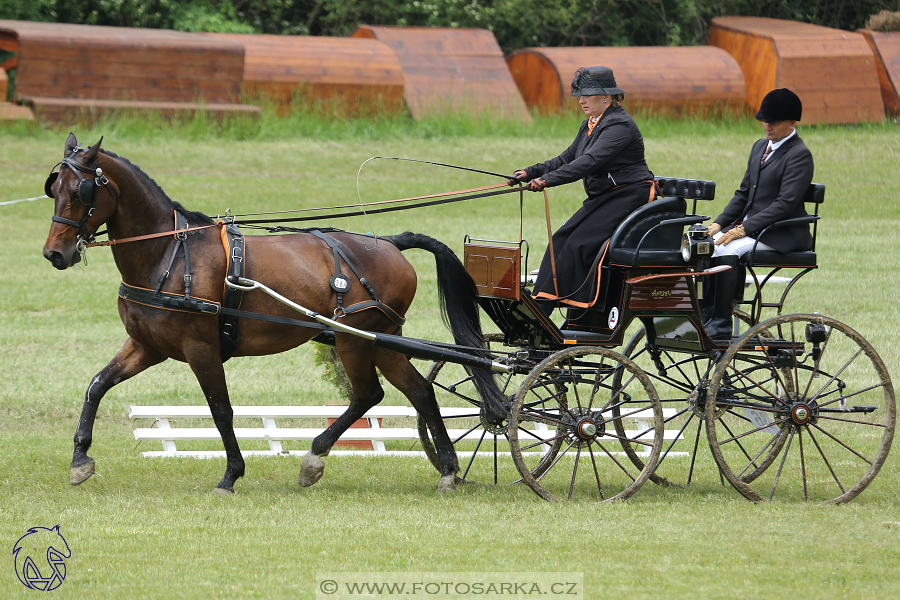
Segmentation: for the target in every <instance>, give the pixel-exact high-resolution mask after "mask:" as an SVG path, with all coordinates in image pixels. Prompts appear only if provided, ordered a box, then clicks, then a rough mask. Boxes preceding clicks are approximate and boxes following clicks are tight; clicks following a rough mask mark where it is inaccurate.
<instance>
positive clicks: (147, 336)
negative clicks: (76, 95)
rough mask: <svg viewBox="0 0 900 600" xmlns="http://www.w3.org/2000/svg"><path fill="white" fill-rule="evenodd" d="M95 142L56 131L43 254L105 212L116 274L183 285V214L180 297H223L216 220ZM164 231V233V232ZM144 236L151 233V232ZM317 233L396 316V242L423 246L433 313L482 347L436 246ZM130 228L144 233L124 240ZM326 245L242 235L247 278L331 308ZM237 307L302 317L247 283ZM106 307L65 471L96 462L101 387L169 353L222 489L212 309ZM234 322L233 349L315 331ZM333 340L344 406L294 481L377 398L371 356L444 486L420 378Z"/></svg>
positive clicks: (219, 370)
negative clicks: (412, 412)
mask: <svg viewBox="0 0 900 600" xmlns="http://www.w3.org/2000/svg"><path fill="white" fill-rule="evenodd" d="M102 141H103V140H102V138H101V139H100V141H98V142H97V143H96V144H94V145H93V146H92V147H90V148H82V147H80V146H79V145H78V141H77V140H76V138H75V136H74V135H73V134H71V133H70V134H69V136H68V138H67V139H66V143H65V151H64V154H63V161H62V162H61V163H60V170H59V173H53V171H51V176H50V177H48V179H47V185H46V192H47V195H48V196H51V197H53V198H54V199H55V207H54V215H53V223H52V225H51V227H50V232H49V235H48V237H47V241H46V243H45V245H44V248H43V254H44V257H46V258H47V260H49V261H50V262H51V263H52V264H53V266H54V267H56V268H57V269H60V270H63V269H66V268H68V267H71V266H72V265H74V264H76V263H77V262H79V260H80V251H81V250H83V248H82V246H83V245H84V243H85V242H86V241H91V240H93V237H94V234H95V233H96V232H97V230H98V228H99V227H101V225H103V224H105V225H106V227H107V233H108V238H109V240H110V242H111V249H112V253H113V257H114V259H115V263H116V266H117V267H118V269H119V272H120V273H121V275H122V282H123V284H126V285H129V286H134V287H136V288H143V289H146V290H153V289H154V287H155V286H156V285H157V283H158V282H159V281H160V279H161V276H162V275H163V273H164V272H167V271H169V270H170V271H171V272H170V273H169V277H167V278H166V279H165V283H164V285H163V287H162V288H161V291H162V292H163V293H169V294H180V295H184V292H185V263H186V262H187V261H186V260H181V259H180V258H179V259H178V260H175V258H176V254H175V245H176V244H177V243H178V241H179V240H177V239H176V236H175V235H174V228H175V227H176V225H175V223H176V221H177V219H178V217H177V216H176V213H177V214H180V215H181V216H182V217H183V219H182V222H185V221H186V224H187V225H188V226H189V227H190V228H191V229H193V230H192V231H190V233H188V234H180V235H181V236H184V237H186V239H184V240H182V241H183V242H184V243H185V244H186V246H187V249H188V250H189V254H190V265H191V271H192V272H191V273H190V277H189V282H190V285H191V292H192V295H193V297H195V298H202V299H206V300H209V301H212V302H219V303H221V302H222V300H223V295H224V287H225V286H224V280H225V277H226V268H227V264H226V263H227V258H228V257H227V256H226V251H225V246H224V245H223V242H222V238H221V231H220V229H221V227H222V224H221V223H219V224H217V223H214V222H213V220H212V219H210V218H209V217H207V216H206V215H204V214H202V213H199V212H191V211H188V210H186V209H185V208H184V207H182V206H181V205H180V204H179V203H177V202H174V201H172V200H171V199H170V198H169V197H168V196H167V195H166V194H165V192H163V190H162V188H160V186H159V185H158V184H157V183H156V182H155V181H153V179H151V178H150V177H149V176H148V175H146V174H145V173H144V172H143V171H141V169H140V168H138V167H137V166H135V165H133V164H132V163H131V162H129V161H128V160H127V159H125V158H122V157H120V156H117V155H115V154H113V153H111V152H107V151H105V150H101V149H100V144H101V142H102ZM83 174H86V176H84V175H83ZM167 232H168V233H169V234H172V235H166V233H167ZM152 234H160V235H158V236H156V237H150V236H152ZM329 235H330V237H331V238H332V239H333V240H334V241H335V242H337V245H338V246H339V247H340V249H341V250H342V251H343V253H344V256H345V258H349V262H350V263H352V264H353V266H354V267H355V268H356V269H357V270H358V271H359V273H360V275H361V276H362V277H364V278H365V279H366V280H367V281H368V282H369V284H370V285H371V287H372V288H373V289H374V290H377V293H378V296H379V297H380V300H381V301H382V302H383V303H384V304H386V305H387V306H388V307H390V308H391V309H393V310H394V311H395V312H396V313H397V314H399V315H404V314H406V311H407V310H408V309H409V306H410V304H411V303H412V301H413V297H414V295H415V292H416V273H415V271H414V269H413V267H412V265H410V264H409V262H408V261H407V260H406V259H405V258H404V257H403V255H402V254H401V251H402V250H406V249H409V248H420V249H424V250H427V251H429V252H431V253H433V254H434V256H435V262H436V265H437V274H438V291H439V294H440V299H441V307H442V316H443V317H444V320H445V322H446V323H448V325H449V327H450V329H451V331H452V333H453V336H454V339H455V340H456V343H457V344H462V345H468V346H472V347H475V348H481V347H483V342H482V339H483V337H482V334H481V330H480V324H479V321H478V306H477V302H476V293H477V292H476V289H475V284H474V282H473V281H472V279H471V277H469V275H468V274H467V273H466V272H465V269H464V268H463V266H462V264H461V263H460V261H459V259H458V258H457V257H456V255H455V254H453V252H452V251H451V250H450V249H449V248H448V247H447V246H446V245H444V244H442V243H441V242H439V241H437V240H434V239H432V238H430V237H428V236H425V235H422V234H413V233H409V232H407V233H404V234H400V235H396V236H388V237H379V238H377V239H373V237H372V236H360V235H356V234H350V233H346V232H334V233H330V234H329ZM141 236H147V237H146V238H144V239H140V240H132V239H131V238H140V237H141ZM117 241H119V242H121V243H116V242H117ZM336 256H337V255H336V254H335V253H334V252H333V251H332V249H331V248H330V247H328V246H327V245H326V243H324V242H323V241H322V240H321V239H319V238H317V237H315V236H314V235H311V234H309V233H293V234H287V235H277V236H246V237H245V255H244V258H245V261H244V263H245V272H246V273H247V274H248V277H252V278H253V279H255V280H257V281H260V282H264V283H265V285H267V286H269V287H270V288H273V289H275V290H278V293H280V294H281V295H283V296H286V297H287V298H289V299H291V300H292V301H293V302H296V303H297V304H300V305H302V306H304V307H306V308H308V309H310V310H312V311H315V312H317V313H320V314H323V315H331V314H332V313H333V311H334V309H335V306H336V295H337V292H336V291H335V290H334V289H333V288H332V286H331V283H330V280H331V277H332V275H334V268H335V260H336V258H335V257H336ZM173 260H174V263H173V262H171V261H173ZM167 265H168V266H167ZM344 299H345V300H344V301H345V302H346V303H347V304H348V305H350V304H351V303H356V302H363V301H368V300H370V297H369V294H368V293H367V292H366V290H364V289H363V286H362V285H360V284H351V285H350V287H349V290H348V291H347V292H346V293H345V294H344ZM240 308H241V310H242V311H249V312H253V313H258V314H264V315H274V316H276V317H279V316H280V317H289V318H294V319H300V320H309V319H307V317H305V316H303V315H300V314H298V313H296V312H293V311H291V310H290V309H289V308H287V307H286V306H285V305H284V304H281V303H279V302H277V301H276V300H274V299H272V298H271V297H269V296H267V295H265V294H262V293H259V292H257V293H246V294H245V295H244V298H243V300H242V304H241V306H240ZM118 309H119V317H120V318H121V320H122V323H123V324H124V325H125V331H126V332H127V333H128V336H129V337H128V340H127V341H126V342H125V344H124V346H122V349H121V350H119V352H118V353H117V354H116V355H115V357H113V359H112V360H111V361H110V362H109V364H107V365H106V366H105V367H104V368H103V369H102V370H101V371H100V372H99V373H97V375H95V376H94V377H93V379H92V380H91V382H90V385H89V386H88V388H87V391H86V392H85V398H84V407H83V409H82V413H81V418H80V420H79V422H78V428H77V430H76V432H75V440H74V442H75V449H74V452H73V456H72V464H71V479H70V482H71V483H72V484H73V485H78V484H81V483H82V482H84V481H86V480H87V479H88V478H89V477H90V476H91V475H92V474H93V473H94V469H95V462H94V459H93V458H91V457H89V456H88V454H87V452H88V449H89V448H90V446H91V441H92V431H93V425H94V419H95V417H96V414H97V408H98V406H99V403H100V400H101V399H102V398H103V396H104V395H105V394H106V393H107V392H108V391H109V390H110V389H111V388H112V387H113V386H115V385H117V384H119V383H121V382H122V381H125V380H126V379H129V378H131V377H134V376H135V375H137V374H138V373H140V372H142V371H144V370H145V369H147V368H149V367H152V366H154V365H156V364H159V363H161V362H163V361H164V360H166V359H169V358H171V359H174V360H178V361H182V362H186V363H187V364H188V365H189V366H190V368H191V370H192V371H193V373H194V375H195V376H196V378H197V381H198V382H199V384H200V387H201V389H202V391H203V394H204V395H205V397H206V401H207V403H208V404H209V408H210V411H211V413H212V418H213V420H214V422H215V425H216V428H217V429H218V431H219V433H220V434H221V436H222V442H223V444H224V446H225V454H226V456H227V464H226V467H225V474H224V476H223V477H222V480H221V481H220V482H219V483H218V485H217V486H216V488H215V489H216V491H218V492H220V493H230V492H234V484H235V481H237V479H238V478H240V477H242V476H243V474H244V460H243V458H242V456H241V451H240V448H239V447H238V442H237V439H236V438H235V434H234V428H233V424H232V416H233V411H232V408H231V402H230V400H229V396H228V387H227V385H226V382H225V371H224V368H223V366H222V365H223V357H222V354H221V346H220V326H221V324H220V318H219V317H218V316H215V315H208V314H197V313H192V312H182V311H178V310H166V309H164V308H159V307H155V306H147V305H144V304H140V303H136V302H133V301H129V300H125V299H123V298H122V297H121V296H120V297H119V300H118ZM239 321H240V337H239V338H238V342H237V346H236V348H235V349H234V351H233V353H232V354H231V355H232V356H262V355H268V354H275V353H279V352H285V351H287V350H290V349H292V348H295V347H297V346H299V345H301V344H303V343H305V342H307V341H309V340H310V339H312V338H313V337H314V336H315V335H316V334H317V333H319V332H318V331H317V330H312V329H307V328H304V327H285V326H284V325H280V324H277V323H271V322H266V321H260V320H255V319H239ZM342 322H343V323H345V324H347V325H350V326H352V327H355V328H357V329H362V330H365V331H369V332H374V333H397V332H398V331H399V328H398V326H397V324H396V323H395V322H394V321H392V320H391V319H390V318H388V316H387V315H386V314H385V313H384V312H382V311H380V310H374V309H372V310H362V311H359V312H353V313H351V314H347V315H346V316H344V317H343V319H342ZM334 343H335V347H336V350H337V353H338V356H339V357H340V359H341V362H342V363H343V365H344V368H345V369H346V371H347V375H348V377H349V380H350V383H351V387H352V391H351V395H350V404H349V407H348V408H347V410H346V412H345V413H344V414H343V415H342V416H341V417H340V418H338V419H337V420H336V421H335V422H334V423H333V424H332V425H330V426H329V427H328V428H327V429H325V430H324V431H323V432H322V433H321V434H320V435H319V436H317V437H316V438H315V439H314V440H313V442H312V446H311V448H310V451H309V452H308V453H307V454H306V455H305V456H304V458H303V461H302V463H301V466H300V475H299V478H298V482H299V484H300V485H301V486H303V487H307V486H310V485H313V484H314V483H316V482H317V481H318V480H319V479H320V478H321V477H322V474H323V472H324V468H325V462H324V460H323V458H324V457H325V456H327V455H328V453H329V451H330V450H331V447H332V446H333V445H334V443H335V441H337V439H338V438H339V437H340V435H341V434H342V433H343V432H344V431H345V430H346V429H347V428H348V427H349V426H350V425H351V424H352V423H353V422H355V421H356V420H357V419H359V418H361V417H362V416H363V414H364V413H365V412H366V411H367V410H368V409H370V408H371V407H373V406H375V405H376V404H378V403H379V402H380V401H381V400H382V398H383V397H384V391H383V390H382V388H381V385H380V383H379V379H378V375H377V373H376V368H377V369H378V370H379V371H380V372H381V373H382V374H383V375H384V377H385V379H387V381H388V382H390V383H391V384H392V385H393V386H395V387H396V388H397V389H398V390H400V391H401V392H402V393H403V394H404V395H405V396H406V397H407V398H408V399H409V402H410V403H411V404H412V406H413V407H414V408H415V409H416V411H418V413H419V414H420V415H422V417H423V418H424V419H425V421H426V422H427V424H428V427H429V429H430V430H431V434H432V436H433V439H434V445H435V448H436V450H437V452H438V456H439V460H440V465H441V468H440V475H441V478H440V482H439V485H438V491H441V492H442V491H448V490H453V489H455V487H456V486H455V474H456V472H457V470H458V464H457V459H456V453H455V451H454V449H453V445H452V443H451V442H450V439H449V437H448V435H447V431H446V429H445V427H444V423H443V421H442V419H441V417H440V412H439V409H438V405H437V401H436V399H435V395H434V390H433V388H432V386H431V384H430V383H429V382H428V381H426V379H425V378H424V377H423V376H422V375H421V374H419V372H418V371H416V369H415V368H414V367H413V366H412V365H411V364H410V361H409V359H408V358H407V357H406V356H404V355H402V354H399V353H397V352H393V351H390V350H386V349H384V348H377V347H374V346H373V344H372V342H371V341H369V340H367V339H363V338H360V337H355V336H352V335H348V334H345V333H336V334H335V338H334ZM477 379H478V381H480V382H481V385H483V386H486V391H485V393H486V394H488V395H489V396H491V397H492V398H493V400H496V401H494V402H493V404H492V405H491V406H492V410H493V411H494V414H495V415H497V414H499V413H500V411H502V405H498V402H497V401H500V399H501V396H500V395H499V389H497V387H496V384H495V383H494V382H493V378H492V377H490V376H487V377H478V378H477ZM487 388H489V389H487Z"/></svg>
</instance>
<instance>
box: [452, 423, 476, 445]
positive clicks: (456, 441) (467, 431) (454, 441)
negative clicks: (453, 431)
mask: <svg viewBox="0 0 900 600" xmlns="http://www.w3.org/2000/svg"><path fill="white" fill-rule="evenodd" d="M479 427H481V423H477V424H476V425H474V426H473V427H472V428H471V429H468V430H466V432H465V433H464V434H462V435H461V436H459V437H458V438H456V439H455V440H453V445H454V446H455V445H456V444H457V443H458V442H459V441H460V440H461V439H463V438H464V437H466V436H467V435H469V434H470V433H472V432H473V431H475V430H476V429H478V428H479Z"/></svg>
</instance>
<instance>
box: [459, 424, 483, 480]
mask: <svg viewBox="0 0 900 600" xmlns="http://www.w3.org/2000/svg"><path fill="white" fill-rule="evenodd" d="M485 435H487V429H485V430H483V431H482V432H481V438H480V439H479V440H478V445H477V446H475V450H473V451H472V456H471V457H469V464H468V465H466V470H465V472H464V473H463V476H462V477H461V479H463V480H465V478H466V476H467V475H468V474H469V469H471V468H472V463H473V462H475V457H476V456H477V455H478V449H479V448H481V443H482V442H483V441H484V436H485Z"/></svg>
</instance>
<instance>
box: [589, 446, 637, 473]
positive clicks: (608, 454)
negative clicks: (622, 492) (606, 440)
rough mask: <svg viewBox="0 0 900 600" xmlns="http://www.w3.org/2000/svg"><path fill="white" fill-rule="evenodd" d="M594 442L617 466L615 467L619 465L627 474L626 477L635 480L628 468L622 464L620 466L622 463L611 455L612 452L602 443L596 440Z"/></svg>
mask: <svg viewBox="0 0 900 600" xmlns="http://www.w3.org/2000/svg"><path fill="white" fill-rule="evenodd" d="M596 444H597V445H598V446H599V447H600V449H601V450H603V453H604V454H606V455H607V456H608V457H609V458H610V460H612V461H613V462H614V463H616V466H617V467H619V468H620V469H622V472H623V473H625V474H626V475H628V477H629V478H630V479H631V480H632V481H635V478H634V477H633V476H632V475H631V473H630V472H629V471H628V469H626V468H625V467H623V466H622V463H620V462H619V461H618V460H617V459H616V457H615V456H613V455H612V453H611V452H610V451H609V450H607V449H606V447H605V446H604V445H603V444H601V443H600V442H596Z"/></svg>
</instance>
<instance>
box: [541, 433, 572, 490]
mask: <svg viewBox="0 0 900 600" xmlns="http://www.w3.org/2000/svg"><path fill="white" fill-rule="evenodd" d="M574 445H575V440H572V441H571V442H569V445H568V446H566V449H565V450H563V451H562V452H560V453H559V454H558V455H557V456H556V458H555V459H553V463H552V464H551V465H550V467H548V468H547V470H546V471H544V472H543V473H541V474H540V475H538V477H537V478H536V479H537V480H538V481H540V480H541V479H543V478H544V475H546V474H547V473H549V472H550V471H552V470H553V467H555V466H556V463H558V462H559V460H560V459H561V458H562V457H563V456H565V454H566V452H568V451H569V448H571V447H572V446H574Z"/></svg>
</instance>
